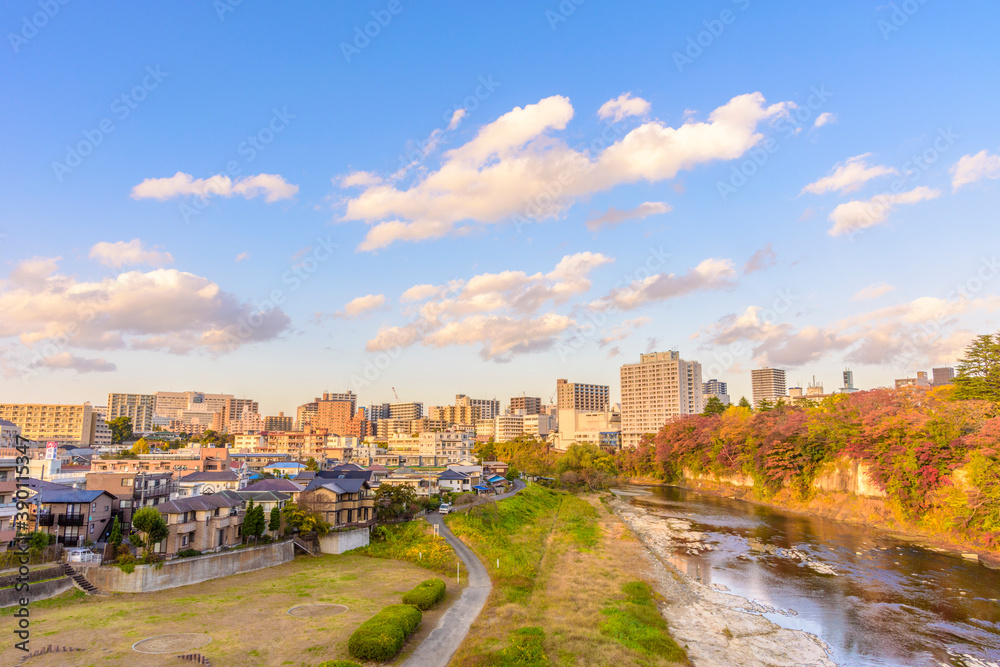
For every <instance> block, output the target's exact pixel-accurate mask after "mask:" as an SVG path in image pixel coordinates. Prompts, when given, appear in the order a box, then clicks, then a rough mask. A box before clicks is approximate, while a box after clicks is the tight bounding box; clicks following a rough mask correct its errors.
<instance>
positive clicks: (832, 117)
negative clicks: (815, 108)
mask: <svg viewBox="0 0 1000 667" xmlns="http://www.w3.org/2000/svg"><path fill="white" fill-rule="evenodd" d="M836 122H837V114H835V113H832V112H830V111H824V112H823V113H821V114H820V115H818V116H816V122H814V123H813V127H823V126H824V125H829V124H830V123H836Z"/></svg>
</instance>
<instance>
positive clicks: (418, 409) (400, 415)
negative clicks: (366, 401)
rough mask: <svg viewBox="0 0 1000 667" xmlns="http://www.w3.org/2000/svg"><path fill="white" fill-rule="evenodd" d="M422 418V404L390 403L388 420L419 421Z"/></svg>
mask: <svg viewBox="0 0 1000 667" xmlns="http://www.w3.org/2000/svg"><path fill="white" fill-rule="evenodd" d="M423 416H424V404H423V403H390V404H389V419H420V418H421V417H423Z"/></svg>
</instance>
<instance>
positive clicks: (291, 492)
mask: <svg viewBox="0 0 1000 667" xmlns="http://www.w3.org/2000/svg"><path fill="white" fill-rule="evenodd" d="M305 490H306V485H305V484H300V483H298V482H296V481H294V480H291V479H262V480H260V481H257V482H254V483H253V484H251V485H250V486H248V487H246V488H245V489H243V491H244V492H246V491H253V492H260V491H270V492H272V493H281V494H284V495H286V496H288V497H289V499H290V501H291V502H293V503H297V502H298V499H299V494H300V493H302V492H303V491H305Z"/></svg>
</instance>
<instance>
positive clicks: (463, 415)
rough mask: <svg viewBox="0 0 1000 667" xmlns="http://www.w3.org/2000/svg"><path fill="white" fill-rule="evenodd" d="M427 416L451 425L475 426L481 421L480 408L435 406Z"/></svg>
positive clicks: (472, 406)
mask: <svg viewBox="0 0 1000 667" xmlns="http://www.w3.org/2000/svg"><path fill="white" fill-rule="evenodd" d="M427 416H428V417H430V418H431V419H434V420H438V421H443V422H447V423H449V424H475V423H476V422H477V421H479V406H476V405H435V406H432V407H430V408H428V410H427Z"/></svg>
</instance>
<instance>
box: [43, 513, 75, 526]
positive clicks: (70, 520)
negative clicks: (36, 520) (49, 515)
mask: <svg viewBox="0 0 1000 667" xmlns="http://www.w3.org/2000/svg"><path fill="white" fill-rule="evenodd" d="M50 525H51V524H50ZM59 525H60V526H82V525H83V515H82V514H60V515H59Z"/></svg>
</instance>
